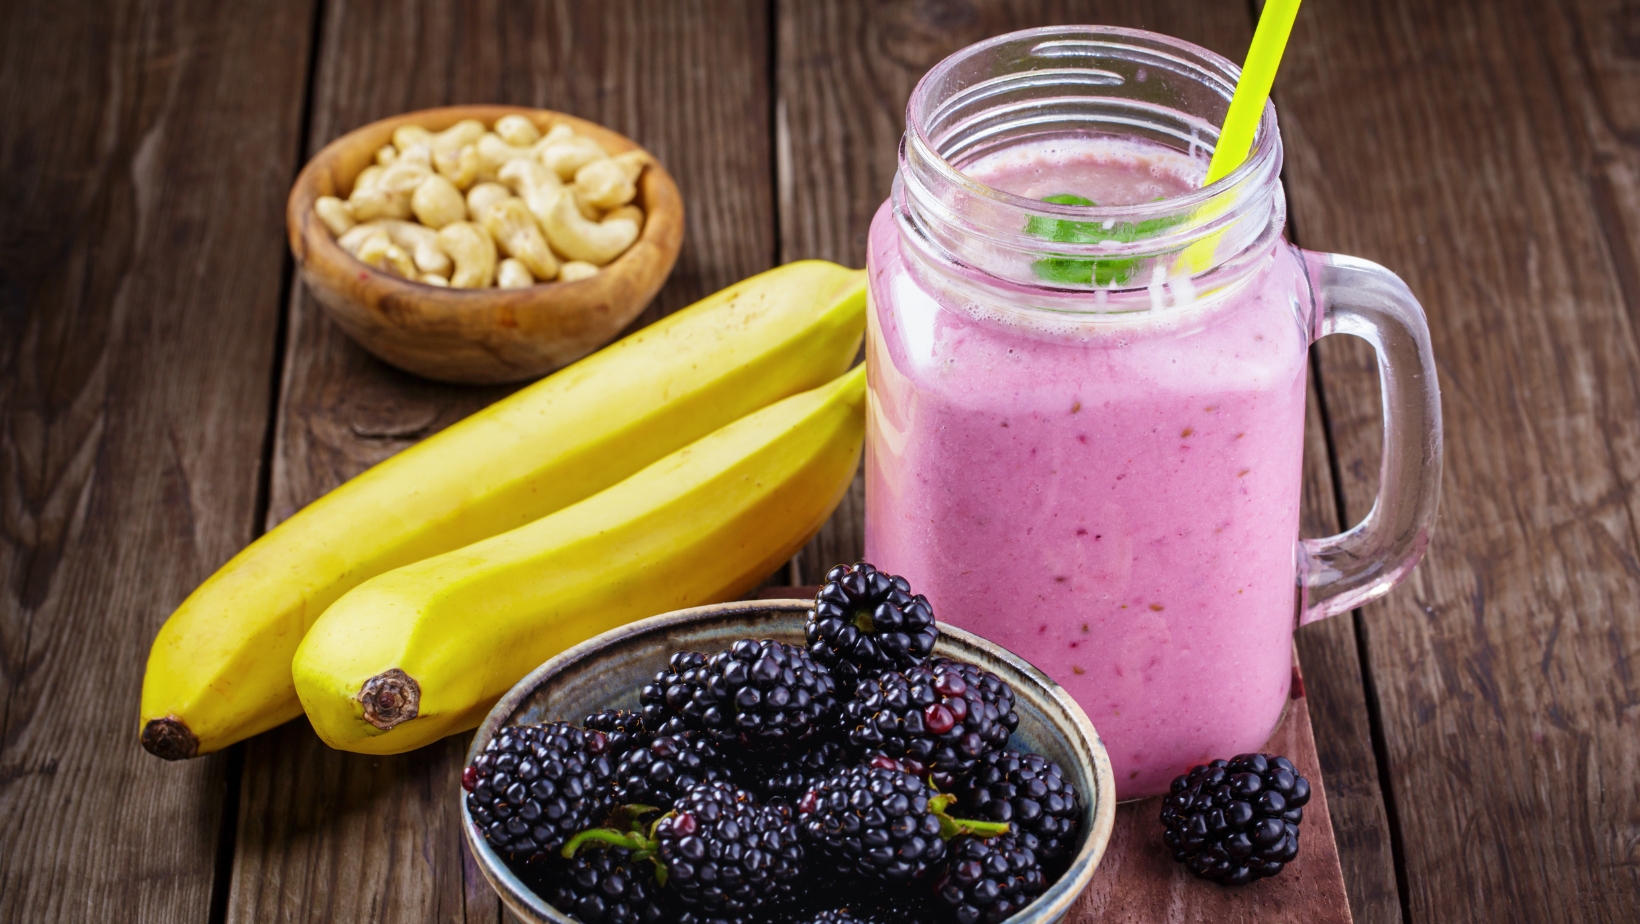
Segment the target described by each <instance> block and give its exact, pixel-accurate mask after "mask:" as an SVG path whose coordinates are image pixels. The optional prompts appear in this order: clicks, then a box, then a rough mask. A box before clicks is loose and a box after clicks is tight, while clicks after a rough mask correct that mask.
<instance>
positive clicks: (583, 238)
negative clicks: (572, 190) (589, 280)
mask: <svg viewBox="0 0 1640 924" xmlns="http://www.w3.org/2000/svg"><path fill="white" fill-rule="evenodd" d="M541 227H542V228H543V229H544V230H545V231H546V232H547V240H549V241H551V242H552V248H553V249H554V250H556V251H558V252H559V253H561V254H563V255H564V256H566V257H569V258H570V259H572V260H585V261H586V262H588V263H592V264H594V265H597V266H603V265H604V264H605V263H608V262H609V261H611V260H613V259H615V258H616V257H618V256H620V255H621V253H622V252H623V251H625V250H626V249H627V248H628V247H631V246H632V242H633V241H635V240H637V239H638V223H637V222H635V221H633V220H632V219H630V218H627V217H624V216H622V217H610V218H605V219H604V220H603V221H601V222H599V221H591V220H589V219H587V218H585V217H583V216H582V215H581V210H580V209H578V208H576V205H575V197H574V196H559V197H558V201H557V202H556V203H554V204H553V207H552V212H551V213H549V214H548V215H547V220H546V221H544V222H542V223H541Z"/></svg>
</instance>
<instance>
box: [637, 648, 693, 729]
mask: <svg viewBox="0 0 1640 924" xmlns="http://www.w3.org/2000/svg"><path fill="white" fill-rule="evenodd" d="M705 667H706V656H705V655H703V654H701V653H700V652H698V651H676V652H673V653H672V657H670V658H668V659H667V662H666V670H664V671H659V672H657V673H656V674H655V679H653V680H651V681H650V682H649V683H648V684H646V685H645V686H644V688H643V689H642V690H641V691H640V692H639V693H638V702H639V703H641V704H642V710H643V722H644V726H645V727H646V728H648V729H649V730H650V731H652V732H655V733H656V734H665V733H667V732H665V731H663V730H662V726H663V725H666V723H667V722H668V720H670V719H674V718H681V717H682V716H683V710H684V707H685V706H686V705H688V703H689V701H690V700H691V699H693V698H694V695H695V691H696V690H698V689H700V688H701V687H703V686H705V685H706V678H705V674H704V673H703V670H704V668H705Z"/></svg>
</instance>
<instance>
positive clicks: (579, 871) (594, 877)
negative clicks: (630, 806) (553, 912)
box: [543, 843, 667, 924]
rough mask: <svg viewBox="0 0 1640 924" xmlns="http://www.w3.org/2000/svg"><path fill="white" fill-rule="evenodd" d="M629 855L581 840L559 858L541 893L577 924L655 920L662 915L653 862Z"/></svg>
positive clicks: (646, 923)
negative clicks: (572, 852) (565, 856)
mask: <svg viewBox="0 0 1640 924" xmlns="http://www.w3.org/2000/svg"><path fill="white" fill-rule="evenodd" d="M633 856H634V854H633V851H631V850H628V849H626V848H623V847H614V846H610V845H608V844H598V843H592V844H586V845H584V846H582V847H581V849H579V850H577V851H576V852H575V856H574V857H572V858H570V859H569V860H565V861H562V863H563V865H562V867H561V868H560V869H559V870H558V871H557V873H556V875H554V876H553V878H552V885H551V886H550V887H549V889H548V891H546V892H545V893H543V894H545V895H546V897H547V900H548V901H549V902H551V903H552V906H553V907H554V908H557V909H558V910H559V911H562V912H564V913H565V914H567V915H569V916H571V917H573V918H575V920H577V921H581V922H583V924H659V922H661V921H665V920H667V913H666V906H665V903H664V898H663V893H662V891H661V885H660V883H659V882H656V881H655V864H653V863H651V862H649V861H648V860H647V859H636V860H634V859H633Z"/></svg>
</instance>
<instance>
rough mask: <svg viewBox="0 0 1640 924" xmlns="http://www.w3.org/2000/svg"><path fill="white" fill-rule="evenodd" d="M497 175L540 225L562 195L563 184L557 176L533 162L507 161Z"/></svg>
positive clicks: (544, 221)
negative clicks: (518, 197)
mask: <svg viewBox="0 0 1640 924" xmlns="http://www.w3.org/2000/svg"><path fill="white" fill-rule="evenodd" d="M498 175H499V176H500V177H501V182H503V183H506V184H507V185H508V186H510V187H512V189H513V192H516V193H518V195H519V196H520V197H521V198H522V199H523V200H524V204H525V205H527V206H529V209H530V214H532V215H534V216H535V220H536V221H539V222H541V223H542V224H545V223H546V221H547V216H548V215H551V214H552V207H553V204H554V203H556V202H557V201H558V199H559V197H560V196H562V195H563V194H564V183H563V181H562V180H560V179H558V174H556V173H553V172H552V171H551V170H548V169H547V168H546V167H543V166H542V165H541V164H539V163H537V162H535V161H533V160H513V161H508V162H507V163H506V164H505V165H503V166H502V168H501V171H500V173H499V174H498Z"/></svg>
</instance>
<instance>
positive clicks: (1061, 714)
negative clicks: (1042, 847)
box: [461, 600, 1116, 924]
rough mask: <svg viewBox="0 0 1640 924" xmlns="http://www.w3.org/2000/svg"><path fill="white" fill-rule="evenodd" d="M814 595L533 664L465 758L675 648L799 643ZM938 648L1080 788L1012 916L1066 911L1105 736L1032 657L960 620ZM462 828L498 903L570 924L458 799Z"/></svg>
mask: <svg viewBox="0 0 1640 924" xmlns="http://www.w3.org/2000/svg"><path fill="white" fill-rule="evenodd" d="M813 602H814V601H812V600H756V601H749V602H744V603H719V604H713V605H710V606H697V607H695V608H693V609H687V610H678V611H676V612H673V613H667V614H666V615H664V616H655V617H652V618H650V619H643V620H639V621H638V622H635V623H632V624H630V625H626V626H622V627H621V628H619V629H612V630H610V631H609V632H605V633H604V634H603V635H600V636H598V637H597V638H594V639H591V640H589V641H586V642H582V643H581V644H579V645H577V646H575V647H574V648H571V649H569V650H567V651H565V652H563V653H562V654H560V655H558V656H557V657H556V658H553V659H552V660H550V661H548V662H547V663H545V664H543V665H541V666H540V667H538V668H536V669H535V670H534V671H533V672H531V673H530V675H529V676H527V677H525V678H524V679H523V680H520V681H519V682H518V684H517V685H516V686H514V687H513V688H512V689H511V690H509V691H508V692H507V695H505V696H503V697H501V700H500V701H499V702H497V703H496V704H495V708H493V709H491V710H490V714H489V716H487V717H486V718H485V719H484V724H482V725H480V726H479V728H478V732H477V733H476V734H475V735H474V736H473V742H472V746H471V747H470V748H469V749H468V752H467V763H468V764H471V763H472V762H473V759H474V758H475V757H477V756H478V755H479V754H480V753H481V752H482V751H483V750H484V748H485V746H486V745H488V744H489V743H490V739H491V738H494V737H495V735H496V733H497V732H498V731H499V730H500V729H501V728H502V727H503V726H506V725H520V724H528V723H533V722H553V721H567V722H573V723H576V724H579V723H580V721H581V718H582V717H583V716H586V715H588V714H591V713H594V712H599V711H601V710H604V709H636V708H638V689H639V688H640V687H641V686H642V685H643V684H644V683H646V682H648V680H649V679H650V678H651V677H652V676H654V673H655V671H657V670H660V669H663V668H664V667H665V666H666V659H667V656H668V655H670V654H671V653H672V652H674V651H677V650H679V649H689V650H691V651H705V652H712V651H718V650H720V649H723V648H727V647H728V646H729V645H730V644H732V643H733V642H734V641H735V640H736V639H741V638H772V639H775V640H777V641H782V642H787V643H789V644H794V645H801V644H803V613H804V611H805V610H807V609H808V608H809V606H810V605H811V604H812V603H813ZM940 633H941V634H940V639H939V641H938V642H937V643H936V644H935V646H934V653H935V654H936V655H940V656H943V657H948V658H954V659H956V660H959V661H967V662H970V663H972V664H977V665H979V666H980V667H983V668H985V669H986V670H988V671H990V672H991V673H993V674H996V675H997V676H998V677H1001V678H1002V679H1003V680H1005V681H1007V683H1008V685H1009V686H1011V687H1013V689H1014V710H1015V712H1017V713H1018V714H1019V727H1018V728H1017V729H1015V730H1014V733H1013V736H1012V738H1010V739H1009V742H1008V746H1009V747H1011V748H1013V749H1015V750H1019V751H1028V752H1031V753H1035V754H1042V755H1044V756H1046V757H1048V758H1050V759H1051V760H1053V761H1054V762H1055V763H1058V764H1059V766H1060V767H1062V768H1063V769H1064V771H1065V775H1066V777H1067V778H1068V779H1069V780H1070V782H1071V784H1072V785H1073V786H1075V787H1076V791H1077V793H1078V794H1079V795H1080V797H1081V798H1080V800H1079V808H1080V810H1081V818H1080V822H1081V824H1080V825H1079V826H1078V833H1077V845H1076V853H1075V855H1074V856H1073V857H1072V858H1071V860H1070V862H1069V864H1068V867H1067V869H1066V870H1065V872H1064V873H1063V874H1062V875H1061V876H1060V877H1059V879H1058V880H1057V881H1056V882H1054V884H1053V886H1052V887H1050V888H1049V889H1048V891H1047V892H1045V893H1043V894H1042V895H1040V896H1038V897H1037V899H1036V900H1035V901H1033V902H1032V903H1031V904H1030V905H1028V906H1026V907H1025V908H1023V909H1021V910H1020V911H1019V913H1017V914H1015V915H1014V916H1013V917H1011V918H1009V919H1008V922H1009V924H1052V922H1055V921H1059V920H1061V919H1062V918H1064V916H1065V915H1066V914H1067V913H1068V912H1069V911H1070V908H1071V905H1072V904H1074V903H1075V902H1076V897H1077V896H1078V895H1080V894H1081V893H1082V890H1083V889H1085V888H1087V886H1088V883H1089V882H1090V881H1091V880H1092V879H1093V871H1094V869H1095V868H1096V867H1098V865H1099V860H1100V858H1101V857H1102V856H1103V855H1104V852H1105V845H1106V844H1107V843H1108V842H1109V841H1110V835H1111V829H1112V827H1113V826H1114V824H1115V822H1116V778H1115V776H1114V774H1113V773H1112V771H1111V767H1110V758H1109V757H1108V756H1107V755H1106V754H1105V746H1104V743H1103V742H1101V741H1100V740H1099V735H1098V733H1096V732H1095V731H1094V730H1093V725H1092V724H1090V723H1089V722H1088V717H1087V715H1086V714H1084V713H1083V712H1082V709H1081V707H1080V706H1078V705H1077V704H1076V701H1075V700H1073V699H1071V697H1070V694H1068V693H1066V692H1065V691H1064V690H1063V689H1062V688H1061V687H1060V686H1059V685H1058V684H1056V683H1054V682H1053V681H1052V680H1050V679H1048V676H1047V675H1046V674H1044V673H1042V672H1041V671H1039V670H1037V669H1036V668H1035V667H1032V666H1031V665H1030V663H1029V662H1027V661H1026V660H1025V659H1024V658H1021V657H1019V656H1018V655H1015V654H1013V653H1012V652H1009V651H1007V650H1006V649H1004V648H1002V647H1001V646H1000V645H996V644H994V643H992V642H989V641H987V640H985V639H983V638H980V637H979V636H977V635H974V634H972V633H970V632H964V631H963V630H961V629H958V628H956V627H955V626H949V625H943V624H942V625H941V626H940ZM461 817H462V832H463V834H464V835H465V837H466V839H467V846H468V847H469V848H470V849H471V851H472V854H473V858H474V859H475V860H476V861H477V862H478V867H479V869H480V870H482V871H483V873H484V877H485V878H486V879H488V880H489V882H490V885H491V886H492V887H494V889H495V890H496V893H497V894H498V895H500V896H501V901H502V903H503V904H505V905H506V906H507V910H509V911H511V912H512V913H513V915H515V916H516V917H517V918H518V920H520V921H524V922H528V924H574V919H573V918H571V917H569V916H568V915H566V914H564V913H563V912H562V911H560V910H559V909H557V908H554V907H552V905H551V904H549V903H548V902H547V900H546V899H545V898H544V897H542V896H541V895H539V894H537V893H536V892H535V891H533V890H532V889H531V888H530V887H529V885H528V884H526V883H525V882H524V881H523V880H522V879H520V878H519V877H518V876H517V875H516V874H515V873H514V872H513V871H512V869H511V868H510V867H508V866H507V864H506V862H505V861H503V860H502V859H501V856H500V855H499V854H497V853H496V852H495V851H494V850H493V849H491V847H490V843H489V841H487V840H485V839H484V834H483V832H482V831H480V830H479V828H478V825H477V824H476V823H475V822H474V821H473V817H472V814H471V813H470V812H469V811H468V807H467V797H466V793H463V794H462V796H461Z"/></svg>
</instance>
